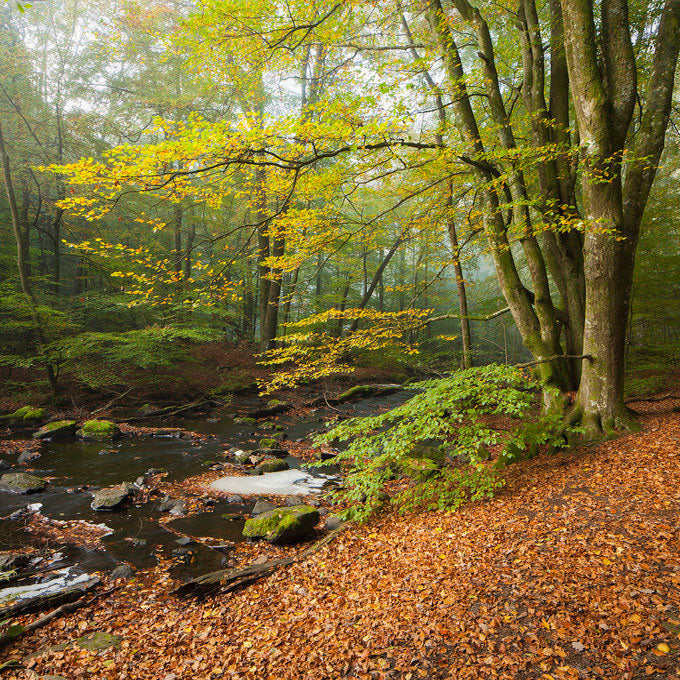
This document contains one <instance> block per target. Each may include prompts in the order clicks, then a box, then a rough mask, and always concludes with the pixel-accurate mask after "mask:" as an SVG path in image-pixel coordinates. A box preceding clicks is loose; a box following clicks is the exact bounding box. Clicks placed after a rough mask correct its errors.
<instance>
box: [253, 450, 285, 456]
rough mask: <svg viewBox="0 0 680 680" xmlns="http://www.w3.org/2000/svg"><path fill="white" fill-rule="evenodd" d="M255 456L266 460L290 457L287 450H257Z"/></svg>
mask: <svg viewBox="0 0 680 680" xmlns="http://www.w3.org/2000/svg"><path fill="white" fill-rule="evenodd" d="M253 454H254V455H256V456H264V457H266V458H288V456H289V455H290V454H289V453H288V451H286V449H255V451H253Z"/></svg>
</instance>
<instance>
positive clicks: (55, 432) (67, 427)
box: [33, 420, 78, 439]
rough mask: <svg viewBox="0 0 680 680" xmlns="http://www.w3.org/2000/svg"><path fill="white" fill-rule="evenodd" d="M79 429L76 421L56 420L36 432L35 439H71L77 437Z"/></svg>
mask: <svg viewBox="0 0 680 680" xmlns="http://www.w3.org/2000/svg"><path fill="white" fill-rule="evenodd" d="M77 429H78V426H77V425H76V421H75V420H56V421H54V422H52V423H47V425H43V426H42V427H41V428H40V429H39V430H38V431H37V432H34V433H33V439H70V438H71V437H75V434H76V430H77Z"/></svg>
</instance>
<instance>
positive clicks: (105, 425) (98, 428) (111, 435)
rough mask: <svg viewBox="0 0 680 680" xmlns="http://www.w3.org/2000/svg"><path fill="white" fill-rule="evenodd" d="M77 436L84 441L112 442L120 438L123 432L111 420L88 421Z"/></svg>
mask: <svg viewBox="0 0 680 680" xmlns="http://www.w3.org/2000/svg"><path fill="white" fill-rule="evenodd" d="M76 434H77V435H78V436H79V437H82V438H83V439H98V440H103V441H110V440H111V439H117V438H118V437H120V436H121V431H120V428H119V427H118V425H116V424H115V423H112V422H111V421H110V420H88V421H86V422H85V424H84V425H83V426H82V428H81V429H80V430H78V432H76Z"/></svg>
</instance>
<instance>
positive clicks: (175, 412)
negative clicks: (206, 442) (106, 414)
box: [114, 399, 224, 423]
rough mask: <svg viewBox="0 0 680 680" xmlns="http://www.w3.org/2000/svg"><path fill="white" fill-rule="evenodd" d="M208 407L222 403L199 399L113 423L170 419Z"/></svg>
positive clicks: (116, 420)
mask: <svg viewBox="0 0 680 680" xmlns="http://www.w3.org/2000/svg"><path fill="white" fill-rule="evenodd" d="M205 406H210V407H215V406H224V404H223V403H222V402H219V401H216V400H215V399H201V400H200V401H193V402H191V403H190V404H185V405H184V406H166V407H165V408H161V409H158V410H157V411H150V412H149V413H144V414H142V415H139V416H133V417H132V418H125V419H122V420H121V419H120V418H117V419H115V420H114V422H125V423H133V422H136V421H139V420H149V418H170V417H172V416H179V415H182V414H183V413H187V412H188V411H195V410H197V409H199V408H202V407H205Z"/></svg>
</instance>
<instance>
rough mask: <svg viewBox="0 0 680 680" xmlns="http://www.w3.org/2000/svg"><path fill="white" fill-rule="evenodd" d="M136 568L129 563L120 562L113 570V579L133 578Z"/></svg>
mask: <svg viewBox="0 0 680 680" xmlns="http://www.w3.org/2000/svg"><path fill="white" fill-rule="evenodd" d="M134 573H135V570H134V569H133V568H132V567H131V566H130V565H129V564H119V565H118V566H117V567H116V568H115V569H113V570H112V571H111V574H110V575H111V578H112V579H114V580H115V579H119V578H123V579H125V580H127V579H129V578H132V576H133V575H134Z"/></svg>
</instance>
